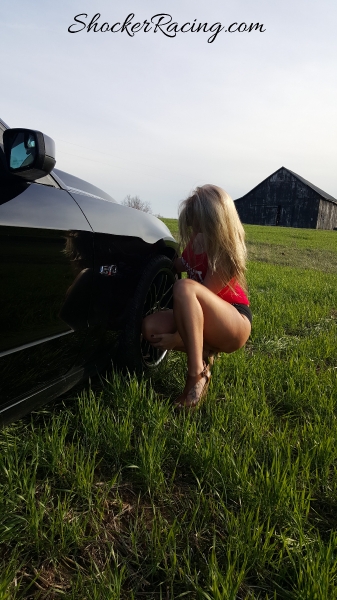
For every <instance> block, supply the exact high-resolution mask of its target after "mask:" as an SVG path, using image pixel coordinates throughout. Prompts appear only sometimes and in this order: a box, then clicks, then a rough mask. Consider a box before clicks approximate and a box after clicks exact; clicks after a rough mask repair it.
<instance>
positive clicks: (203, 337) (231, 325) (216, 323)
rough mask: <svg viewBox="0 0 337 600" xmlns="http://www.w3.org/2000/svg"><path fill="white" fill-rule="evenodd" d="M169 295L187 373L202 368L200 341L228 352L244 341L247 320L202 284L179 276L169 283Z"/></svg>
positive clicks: (201, 344)
mask: <svg viewBox="0 0 337 600" xmlns="http://www.w3.org/2000/svg"><path fill="white" fill-rule="evenodd" d="M173 298H174V302H173V306H174V308H173V316H174V320H175V323H176V325H177V329H178V331H179V333H180V336H181V339H182V341H183V343H184V346H185V348H186V352H187V363H188V373H189V374H190V375H197V374H198V373H201V371H202V369H203V362H202V351H203V345H204V344H205V345H208V346H209V347H211V348H217V349H218V350H219V351H220V352H227V353H230V352H234V351H235V350H238V349H239V348H241V347H242V346H244V344H245V343H246V341H247V339H248V337H249V335H250V330H251V325H250V322H249V320H248V319H247V318H246V317H245V316H243V315H241V314H240V313H239V312H238V311H237V310H236V308H235V307H234V306H232V305H231V304H229V303H228V302H226V301H225V300H223V299H222V298H220V297H219V296H217V295H216V294H214V293H213V292H211V291H210V290H209V289H208V288H206V287H205V286H203V285H201V284H199V283H197V282H195V281H193V280H191V279H180V280H179V281H177V282H176V283H175V285H174V287H173Z"/></svg>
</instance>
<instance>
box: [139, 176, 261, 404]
mask: <svg viewBox="0 0 337 600" xmlns="http://www.w3.org/2000/svg"><path fill="white" fill-rule="evenodd" d="M179 233H180V239H181V243H182V246H183V247H184V248H185V249H184V251H183V252H182V255H181V257H179V258H176V260H175V264H174V266H175V269H176V271H177V272H178V273H181V272H185V271H187V275H188V278H187V279H180V280H178V281H177V282H176V283H175V284H174V287H173V310H166V311H160V312H157V313H154V314H152V315H149V316H147V317H145V319H144V321H143V336H144V337H145V338H146V339H147V340H148V341H149V342H150V343H151V344H152V345H153V346H154V347H155V348H160V349H162V350H179V351H182V352H186V354H187V369H188V372H187V378H186V384H185V387H184V389H183V392H182V394H181V395H180V396H179V397H178V398H177V400H176V402H175V405H176V407H177V408H178V409H187V410H188V409H190V408H195V407H196V406H197V405H198V404H199V403H200V400H201V399H202V398H203V397H204V396H205V393H206V390H207V386H208V382H209V379H210V375H211V372H210V367H211V364H212V362H213V356H214V354H216V353H219V352H226V353H230V352H234V351H235V350H238V349H239V348H242V346H244V345H245V343H246V342H247V340H248V338H249V335H250V332H251V323H252V313H251V310H250V308H249V300H248V297H247V286H246V280H245V269H246V246H245V233H244V229H243V227H242V224H241V221H240V219H239V216H238V214H237V211H236V208H235V205H234V202H233V200H232V198H231V197H230V196H229V195H228V194H227V193H226V192H225V191H224V190H223V189H221V188H219V187H217V186H215V185H203V186H202V187H197V188H196V189H195V190H194V192H193V193H192V194H191V196H189V198H187V199H186V200H184V201H183V202H182V203H181V205H180V211H179Z"/></svg>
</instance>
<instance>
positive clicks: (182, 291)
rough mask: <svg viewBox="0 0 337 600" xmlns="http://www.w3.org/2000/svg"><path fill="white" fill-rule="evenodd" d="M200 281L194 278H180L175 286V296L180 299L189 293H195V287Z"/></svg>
mask: <svg viewBox="0 0 337 600" xmlns="http://www.w3.org/2000/svg"><path fill="white" fill-rule="evenodd" d="M196 286H198V283H197V282H196V281H194V280H193V279H178V281H176V282H175V284H174V286H173V298H174V299H176V300H177V299H179V298H180V297H185V296H186V295H189V294H191V293H192V294H194V293H195V288H196Z"/></svg>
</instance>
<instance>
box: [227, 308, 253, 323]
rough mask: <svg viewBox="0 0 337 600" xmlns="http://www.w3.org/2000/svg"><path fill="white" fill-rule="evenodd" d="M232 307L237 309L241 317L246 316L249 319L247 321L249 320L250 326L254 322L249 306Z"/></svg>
mask: <svg viewBox="0 0 337 600" xmlns="http://www.w3.org/2000/svg"><path fill="white" fill-rule="evenodd" d="M232 306H234V308H236V310H237V311H238V312H239V313H240V314H241V315H245V317H247V319H249V321H250V324H251V323H252V320H253V315H252V311H251V310H250V308H249V306H247V304H232Z"/></svg>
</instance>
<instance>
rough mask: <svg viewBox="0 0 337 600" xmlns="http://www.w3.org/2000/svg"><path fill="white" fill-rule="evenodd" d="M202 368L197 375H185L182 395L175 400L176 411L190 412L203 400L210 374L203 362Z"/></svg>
mask: <svg viewBox="0 0 337 600" xmlns="http://www.w3.org/2000/svg"><path fill="white" fill-rule="evenodd" d="M203 365H204V368H203V370H202V371H201V373H199V374H198V375H187V379H186V384H185V388H184V391H183V393H182V394H181V395H180V396H179V397H178V398H177V399H176V401H175V403H174V406H175V408H176V409H177V410H190V409H193V408H196V407H197V406H198V405H199V404H200V402H201V400H202V399H203V398H205V396H206V393H207V389H208V384H209V380H210V378H211V372H210V370H209V367H208V365H206V363H205V361H203Z"/></svg>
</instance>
